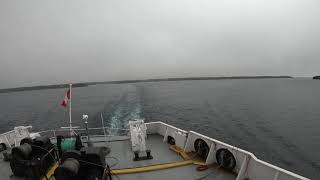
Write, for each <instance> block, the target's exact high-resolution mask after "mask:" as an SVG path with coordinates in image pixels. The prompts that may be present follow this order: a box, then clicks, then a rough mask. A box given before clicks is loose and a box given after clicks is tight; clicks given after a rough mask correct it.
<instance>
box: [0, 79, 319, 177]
mask: <svg viewBox="0 0 320 180" xmlns="http://www.w3.org/2000/svg"><path fill="white" fill-rule="evenodd" d="M65 91H66V90H65V89H52V90H40V91H24V92H14V93H3V94H0V132H5V131H8V130H10V129H12V128H13V127H14V126H17V125H33V129H34V130H44V129H48V128H50V129H54V128H59V127H61V126H67V125H68V111H67V109H65V108H63V107H61V106H60V103H61V101H62V99H63V96H64V93H65ZM319 92H320V81H315V80H309V79H298V78H297V79H263V80H261V79H260V80H255V79H251V80H208V81H181V82H150V83H136V84H118V85H96V86H89V87H83V88H74V89H73V101H72V107H73V111H72V115H73V121H74V123H75V124H77V125H81V124H82V122H81V116H82V114H88V115H89V121H90V123H89V125H90V126H91V127H97V126H101V119H100V116H101V113H102V114H103V117H104V119H105V125H107V126H111V127H117V128H125V127H126V125H127V122H128V120H130V119H132V118H145V119H146V121H163V122H167V123H169V124H172V125H175V126H177V127H180V128H182V129H186V130H194V131H197V132H199V133H203V134H205V135H208V136H210V137H213V138H215V139H218V140H221V141H224V142H227V143H230V144H232V145H235V146H238V147H240V148H243V149H245V150H248V151H251V152H253V153H254V154H255V155H256V156H257V157H258V158H260V159H262V160H265V161H267V162H270V163H272V164H275V165H278V166H280V167H282V168H285V169H288V170H290V171H293V172H295V173H298V174H301V175H304V176H306V177H309V178H312V179H320V154H319V153H318V152H319V149H320V130H319V128H320V93H319ZM113 133H119V132H113Z"/></svg>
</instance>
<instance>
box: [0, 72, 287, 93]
mask: <svg viewBox="0 0 320 180" xmlns="http://www.w3.org/2000/svg"><path fill="white" fill-rule="evenodd" d="M272 78H292V77H291V76H228V77H186V78H161V79H144V80H123V81H104V82H87V83H74V84H72V87H75V88H77V87H86V86H90V85H97V84H125V83H139V82H161V81H192V80H224V79H272ZM68 87H69V84H56V85H43V86H32V87H18V88H8V89H0V93H9V92H18V91H32V90H44V89H59V88H68Z"/></svg>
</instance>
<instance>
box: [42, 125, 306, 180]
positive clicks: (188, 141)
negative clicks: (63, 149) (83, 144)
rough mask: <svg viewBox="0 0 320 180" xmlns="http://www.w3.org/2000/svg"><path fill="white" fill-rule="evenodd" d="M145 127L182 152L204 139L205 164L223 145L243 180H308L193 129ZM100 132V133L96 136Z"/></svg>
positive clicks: (192, 147) (109, 133) (208, 162)
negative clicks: (175, 141)
mask: <svg viewBox="0 0 320 180" xmlns="http://www.w3.org/2000/svg"><path fill="white" fill-rule="evenodd" d="M145 124H146V126H147V134H159V135H161V136H163V141H166V140H167V137H168V136H172V137H174V138H175V139H179V138H180V144H179V143H178V144H177V145H178V146H180V147H181V148H183V149H184V150H185V151H186V152H191V151H195V150H194V142H195V140H196V139H199V138H200V139H202V140H204V141H205V142H207V144H208V146H209V147H210V150H209V154H208V157H207V159H206V164H211V163H217V162H216V159H215V154H216V152H217V150H218V149H220V148H226V149H228V150H229V151H230V152H232V154H233V155H234V157H235V159H236V162H237V163H236V167H235V169H234V171H235V172H236V173H237V174H238V176H237V180H243V179H245V178H249V179H251V180H254V179H258V180H269V179H273V180H309V179H308V178H305V177H302V176H300V175H297V174H295V173H292V172H290V171H287V170H285V169H282V168H280V167H277V166H274V165H272V164H270V163H267V162H264V161H262V160H260V159H258V158H257V157H256V156H255V155H254V154H252V153H251V152H248V151H245V150H243V149H240V148H238V147H235V146H232V145H230V144H227V143H224V142H221V141H219V140H216V139H213V138H210V137H207V136H204V135H202V134H199V133H197V132H193V131H185V130H182V129H179V128H176V127H174V126H171V125H168V124H166V123H163V122H150V123H145ZM74 130H75V131H76V132H84V133H86V129H85V128H82V129H74ZM88 130H89V131H90V136H113V134H112V130H116V131H124V132H127V133H128V132H129V129H121V128H110V127H96V128H88ZM99 130H100V133H98V134H95V133H91V132H92V131H99ZM104 130H107V132H108V134H107V135H106V134H105V133H104V132H102V131H104ZM59 132H65V133H68V132H69V130H66V129H63V130H61V129H58V130H46V131H40V132H38V133H39V134H44V133H50V134H51V135H52V137H54V136H56V135H57V134H58V133H59ZM99 134H101V135H99Z"/></svg>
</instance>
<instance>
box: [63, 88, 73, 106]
mask: <svg viewBox="0 0 320 180" xmlns="http://www.w3.org/2000/svg"><path fill="white" fill-rule="evenodd" d="M70 96H71V89H70V88H69V89H68V91H67V93H66V95H65V96H64V99H63V101H62V103H61V106H63V107H67V105H68V101H69V99H70Z"/></svg>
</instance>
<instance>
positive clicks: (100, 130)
mask: <svg viewBox="0 0 320 180" xmlns="http://www.w3.org/2000/svg"><path fill="white" fill-rule="evenodd" d="M105 130H106V131H105ZM73 131H74V132H75V133H76V134H79V135H81V134H86V133H87V131H89V133H90V136H115V135H124V134H127V133H128V132H129V129H125V128H110V127H93V128H88V129H86V128H76V129H73ZM112 131H116V132H115V133H113V132H112ZM105 132H107V133H105ZM37 133H39V134H40V135H46V136H48V137H50V138H51V137H56V136H57V135H66V134H69V133H70V130H69V129H49V130H44V131H39V132H37Z"/></svg>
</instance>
